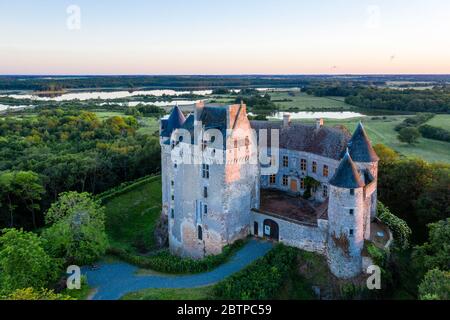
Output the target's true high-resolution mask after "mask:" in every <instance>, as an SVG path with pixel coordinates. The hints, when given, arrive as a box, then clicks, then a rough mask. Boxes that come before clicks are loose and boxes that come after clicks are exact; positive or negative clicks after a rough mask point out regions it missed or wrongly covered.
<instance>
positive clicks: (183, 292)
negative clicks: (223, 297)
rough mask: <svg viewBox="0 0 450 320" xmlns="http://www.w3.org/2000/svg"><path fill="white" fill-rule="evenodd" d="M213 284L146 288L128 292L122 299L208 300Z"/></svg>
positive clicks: (211, 294)
mask: <svg viewBox="0 0 450 320" xmlns="http://www.w3.org/2000/svg"><path fill="white" fill-rule="evenodd" d="M212 296H213V286H207V287H198V288H186V289H185V288H182V289H145V290H142V291H137V292H132V293H129V294H126V295H125V296H123V297H122V298H121V300H208V299H211V297H212Z"/></svg>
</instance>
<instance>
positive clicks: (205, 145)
mask: <svg viewBox="0 0 450 320" xmlns="http://www.w3.org/2000/svg"><path fill="white" fill-rule="evenodd" d="M207 146H208V141H206V140H202V151H204V150H205V149H206V147H207Z"/></svg>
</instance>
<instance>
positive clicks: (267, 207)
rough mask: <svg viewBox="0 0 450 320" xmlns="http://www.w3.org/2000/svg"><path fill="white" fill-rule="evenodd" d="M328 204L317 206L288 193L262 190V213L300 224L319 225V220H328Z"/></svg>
mask: <svg viewBox="0 0 450 320" xmlns="http://www.w3.org/2000/svg"><path fill="white" fill-rule="evenodd" d="M327 204H328V203H324V204H322V205H318V206H315V205H314V203H312V202H311V201H308V200H305V199H303V198H302V197H300V196H292V195H290V194H288V193H286V192H282V191H278V190H272V189H261V202H260V209H259V211H260V212H261V213H266V214H269V215H274V216H275V217H278V218H280V219H283V218H284V219H285V220H294V221H296V222H298V223H304V224H308V225H317V219H318V218H319V217H320V218H321V219H327V217H326V211H327V210H326V209H327V207H328V206H327Z"/></svg>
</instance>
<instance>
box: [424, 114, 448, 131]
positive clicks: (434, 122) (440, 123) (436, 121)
mask: <svg viewBox="0 0 450 320" xmlns="http://www.w3.org/2000/svg"><path fill="white" fill-rule="evenodd" d="M427 124H429V125H430V126H433V127H438V128H442V129H445V130H449V131H450V114H438V115H436V116H434V117H433V118H432V119H431V120H430V121H428V122H427Z"/></svg>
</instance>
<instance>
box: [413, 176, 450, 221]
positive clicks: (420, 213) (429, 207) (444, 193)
mask: <svg viewBox="0 0 450 320" xmlns="http://www.w3.org/2000/svg"><path fill="white" fill-rule="evenodd" d="M449 190H450V175H449V170H448V169H445V168H442V169H440V168H437V169H435V170H434V172H433V182H432V183H431V184H430V186H429V187H428V188H425V189H424V190H423V192H422V194H421V195H420V196H419V198H418V199H417V201H416V207H417V217H418V220H419V223H420V224H421V225H427V224H429V223H432V222H436V221H439V220H443V219H446V218H448V217H450V192H449Z"/></svg>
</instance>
